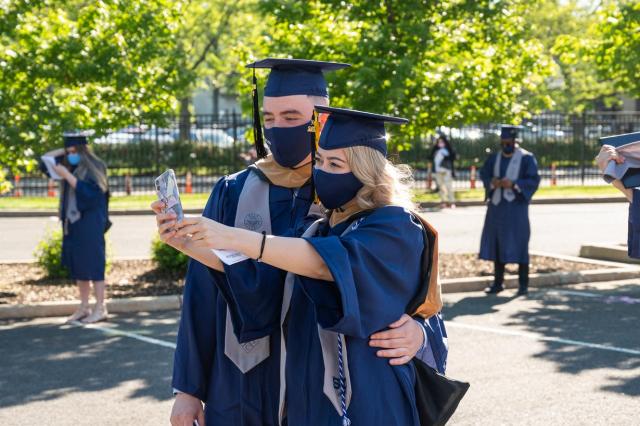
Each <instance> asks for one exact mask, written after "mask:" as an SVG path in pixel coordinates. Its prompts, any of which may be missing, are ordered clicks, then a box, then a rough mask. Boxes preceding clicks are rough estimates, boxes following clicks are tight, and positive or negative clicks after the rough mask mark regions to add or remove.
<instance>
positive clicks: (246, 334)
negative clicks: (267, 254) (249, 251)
mask: <svg viewBox="0 0 640 426" xmlns="http://www.w3.org/2000/svg"><path fill="white" fill-rule="evenodd" d="M224 270H225V272H226V279H224V280H220V281H218V282H217V283H218V288H219V290H220V293H221V294H222V295H223V296H224V298H225V300H226V302H227V304H228V305H229V312H230V313H231V322H232V324H233V331H234V333H235V335H236V337H237V338H238V341H239V342H240V343H245V342H248V341H251V340H255V339H257V338H260V337H264V336H267V335H269V334H271V333H272V332H273V331H274V330H275V329H276V328H277V327H279V326H280V310H281V306H282V293H283V289H284V280H285V278H286V272H285V271H283V270H281V269H277V268H274V267H273V266H270V265H267V264H266V263H262V262H257V261H255V260H253V259H247V260H244V261H242V262H239V263H236V264H234V265H224Z"/></svg>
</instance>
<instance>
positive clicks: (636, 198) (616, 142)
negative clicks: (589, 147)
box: [596, 132, 640, 259]
mask: <svg viewBox="0 0 640 426" xmlns="http://www.w3.org/2000/svg"><path fill="white" fill-rule="evenodd" d="M600 142H601V143H602V148H601V149H600V152H599V153H598V155H597V156H596V164H597V165H598V168H599V169H600V171H601V172H602V173H603V177H604V179H605V180H606V181H607V182H608V183H610V184H611V185H613V186H614V187H616V188H617V189H619V190H620V192H622V193H623V194H624V196H625V197H626V198H627V200H628V201H629V220H628V235H627V254H628V256H629V257H631V258H635V259H640V195H639V191H640V173H637V171H638V169H637V168H636V167H631V166H632V165H633V166H637V165H638V164H639V162H638V160H639V159H638V158H637V157H638V155H637V154H635V153H633V150H634V149H635V148H634V149H632V150H631V151H632V152H631V153H630V154H629V155H630V157H631V158H630V161H628V160H627V158H625V155H624V154H623V153H622V152H619V151H618V149H617V147H620V146H623V145H624V146H626V147H631V146H632V145H634V144H637V143H638V142H640V132H637V133H628V134H624V135H616V136H609V137H606V138H601V139H600ZM622 150H623V151H624V149H622ZM634 154H635V155H634ZM611 161H613V162H615V166H614V167H611V168H610V167H609V165H610V163H611ZM608 172H612V173H613V174H611V175H609V174H608Z"/></svg>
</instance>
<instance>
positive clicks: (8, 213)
mask: <svg viewBox="0 0 640 426" xmlns="http://www.w3.org/2000/svg"><path fill="white" fill-rule="evenodd" d="M184 212H185V213H186V214H202V209H184ZM147 215H148V216H153V212H152V211H151V210H148V209H145V210H109V216H147ZM51 216H54V217H57V216H58V212H57V211H54V210H30V211H29V210H0V218H3V217H51Z"/></svg>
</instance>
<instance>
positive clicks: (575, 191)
mask: <svg viewBox="0 0 640 426" xmlns="http://www.w3.org/2000/svg"><path fill="white" fill-rule="evenodd" d="M611 196H620V197H621V198H622V194H620V192H619V191H618V190H617V189H615V188H614V187H612V186H610V185H600V186H556V187H550V186H548V187H543V188H540V189H539V190H538V192H537V193H536V197H537V198H571V197H611ZM180 197H181V199H182V205H183V207H184V208H185V209H202V208H204V205H205V204H206V203H207V199H208V198H209V194H181V195H180ZM483 197H484V190H483V189H467V190H461V191H456V199H457V200H458V201H481V200H482V198H483ZM155 199H156V196H155V195H129V196H125V195H123V196H117V197H116V196H114V197H111V200H110V202H109V209H110V210H140V209H143V210H144V209H148V208H149V204H151V202H152V201H154V200H155ZM414 201H416V202H420V203H422V202H438V201H440V197H439V196H438V194H433V193H430V192H429V193H427V192H424V191H415V196H414ZM57 209H58V198H56V197H20V198H15V197H0V211H2V210H5V211H8V210H44V211H56V210H57Z"/></svg>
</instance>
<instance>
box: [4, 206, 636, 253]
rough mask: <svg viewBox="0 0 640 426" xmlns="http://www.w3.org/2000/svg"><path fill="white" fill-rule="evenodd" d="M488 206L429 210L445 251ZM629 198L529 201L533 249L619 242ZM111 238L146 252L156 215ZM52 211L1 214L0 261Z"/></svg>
mask: <svg viewBox="0 0 640 426" xmlns="http://www.w3.org/2000/svg"><path fill="white" fill-rule="evenodd" d="M485 212H486V207H484V206H476V207H461V208H458V209H455V210H451V209H447V210H443V211H427V212H426V213H425V216H426V217H427V219H428V220H429V221H431V222H432V224H433V225H434V226H435V227H436V229H438V231H439V233H440V249H441V250H442V251H443V252H447V253H452V252H467V253H469V252H477V251H478V249H479V247H480V235H481V233H482V225H483V223H484V216H485ZM627 215H628V204H627V203H593V204H555V205H545V204H536V205H532V206H531V207H530V218H531V230H532V234H531V244H530V248H531V250H534V251H544V252H553V253H560V254H567V255H573V256H577V255H578V254H579V252H580V246H581V245H582V244H585V243H591V242H598V243H612V244H618V243H623V242H625V241H626V239H627ZM111 220H112V221H113V227H112V228H111V230H110V231H109V234H108V236H109V241H110V245H111V247H112V253H113V255H114V257H115V258H120V259H122V258H131V257H138V258H140V257H148V256H149V247H150V244H151V239H152V238H153V236H154V235H155V232H156V227H155V221H154V219H153V217H152V216H151V215H146V216H112V218H111ZM58 228H59V224H58V222H57V219H56V218H55V217H31V218H7V217H4V218H0V235H1V236H2V244H0V261H7V260H12V261H17V260H29V259H32V258H33V251H34V249H35V247H36V246H37V244H38V241H39V240H40V239H41V238H42V237H43V235H44V234H45V233H46V230H47V229H58Z"/></svg>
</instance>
